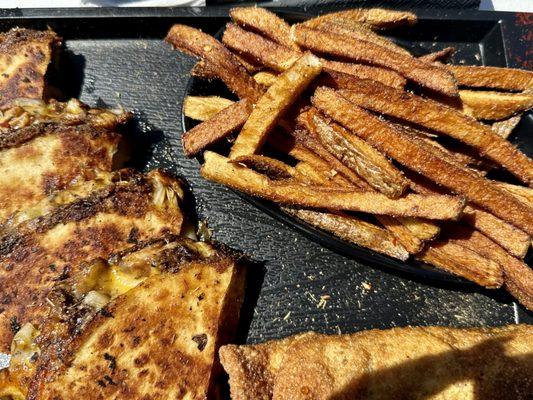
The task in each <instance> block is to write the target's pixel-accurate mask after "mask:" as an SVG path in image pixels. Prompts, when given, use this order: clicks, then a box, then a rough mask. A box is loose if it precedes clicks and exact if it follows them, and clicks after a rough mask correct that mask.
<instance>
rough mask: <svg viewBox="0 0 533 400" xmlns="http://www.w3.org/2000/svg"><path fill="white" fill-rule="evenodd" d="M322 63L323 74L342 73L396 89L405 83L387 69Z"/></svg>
mask: <svg viewBox="0 0 533 400" xmlns="http://www.w3.org/2000/svg"><path fill="white" fill-rule="evenodd" d="M322 63H323V65H324V72H327V73H329V72H331V71H335V72H342V73H344V74H347V75H353V76H355V77H357V78H359V79H372V80H374V81H378V82H381V83H383V84H384V85H388V86H392V87H394V88H397V89H403V88H404V86H405V84H406V83H407V81H406V80H405V78H404V77H403V76H401V75H400V74H398V73H397V72H394V71H392V70H390V69H387V68H381V67H374V66H370V65H364V64H354V63H346V62H340V61H328V60H324V61H322Z"/></svg>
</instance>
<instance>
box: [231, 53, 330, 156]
mask: <svg viewBox="0 0 533 400" xmlns="http://www.w3.org/2000/svg"><path fill="white" fill-rule="evenodd" d="M321 69H322V65H321V64H320V61H319V60H318V58H316V57H315V56H313V55H312V54H311V53H305V54H304V55H303V56H302V57H301V58H300V59H299V60H298V61H297V62H296V63H294V65H293V66H292V67H291V68H290V69H288V70H287V71H285V72H284V73H283V74H281V75H280V76H279V77H278V79H277V80H276V82H275V83H274V84H273V85H272V86H270V88H269V89H268V90H267V92H266V93H265V94H264V95H263V97H261V98H260V99H259V101H258V102H257V104H256V105H255V106H254V109H253V111H252V113H251V114H250V116H249V118H248V120H247V121H246V123H245V124H244V126H243V128H242V130H241V133H240V134H239V136H237V139H236V140H235V143H234V144H233V147H232V148H231V153H230V158H236V157H239V156H242V155H248V154H254V153H255V152H256V151H257V150H258V149H259V148H260V147H261V146H262V145H263V142H264V141H265V139H266V137H267V135H268V133H269V132H270V130H271V129H272V128H273V127H274V126H275V125H276V122H277V121H278V119H279V117H280V116H281V115H282V114H283V113H284V112H285V111H286V110H287V108H288V107H289V106H290V105H291V104H292V103H293V102H294V101H295V100H296V99H297V98H298V96H299V95H300V93H301V92H302V91H303V90H304V89H305V88H306V87H307V85H309V83H311V81H312V80H313V79H314V78H315V77H316V76H317V75H318V74H319V73H320V71H321Z"/></svg>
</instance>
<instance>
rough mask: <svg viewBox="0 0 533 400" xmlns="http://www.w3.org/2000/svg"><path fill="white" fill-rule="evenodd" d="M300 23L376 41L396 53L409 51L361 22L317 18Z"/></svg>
mask: <svg viewBox="0 0 533 400" xmlns="http://www.w3.org/2000/svg"><path fill="white" fill-rule="evenodd" d="M302 25H304V26H306V27H308V28H312V29H317V30H320V31H325V32H330V33H335V34H337V35H344V36H346V37H348V38H350V39H354V40H364V41H366V42H371V43H376V44H378V45H380V46H383V47H385V48H387V49H390V50H392V51H395V52H397V53H402V54H407V55H410V53H409V52H408V51H407V50H405V49H404V48H403V47H400V46H398V45H397V44H396V43H394V42H393V41H391V40H389V39H387V38H385V37H383V36H380V35H378V34H376V33H374V32H373V31H372V30H371V29H369V28H367V27H366V26H364V25H363V24H357V23H354V22H352V21H346V20H343V19H338V20H324V19H320V18H318V19H312V20H309V21H307V22H304V23H302Z"/></svg>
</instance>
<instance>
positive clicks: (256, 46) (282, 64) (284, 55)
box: [222, 24, 302, 72]
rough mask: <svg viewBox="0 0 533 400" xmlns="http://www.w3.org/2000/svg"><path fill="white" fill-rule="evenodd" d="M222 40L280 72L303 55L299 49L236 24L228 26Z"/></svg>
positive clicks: (241, 52)
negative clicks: (291, 47) (286, 45)
mask: <svg viewBox="0 0 533 400" xmlns="http://www.w3.org/2000/svg"><path fill="white" fill-rule="evenodd" d="M222 42H223V43H224V44H225V45H226V46H228V47H229V48H230V49H232V50H233V51H236V52H237V53H239V54H242V55H245V56H246V57H248V58H250V59H252V60H254V61H255V62H257V63H259V64H262V65H264V66H266V67H267V68H270V69H273V70H274V71H279V72H283V71H285V70H287V69H288V68H290V67H291V65H292V64H294V63H295V62H296V60H298V59H299V58H300V57H301V56H302V53H301V52H299V51H295V50H292V49H289V48H287V47H285V46H282V45H279V44H278V43H275V42H273V41H271V40H268V39H265V38H264V37H262V36H260V35H258V34H255V33H253V32H248V31H245V30H244V29H242V28H241V27H239V26H238V25H235V24H228V25H227V26H226V30H225V31H224V35H223V36H222Z"/></svg>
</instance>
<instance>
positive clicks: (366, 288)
mask: <svg viewBox="0 0 533 400" xmlns="http://www.w3.org/2000/svg"><path fill="white" fill-rule="evenodd" d="M361 286H363V289H364V290H370V289H372V285H371V284H370V283H368V282H363V283H362V284H361Z"/></svg>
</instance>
